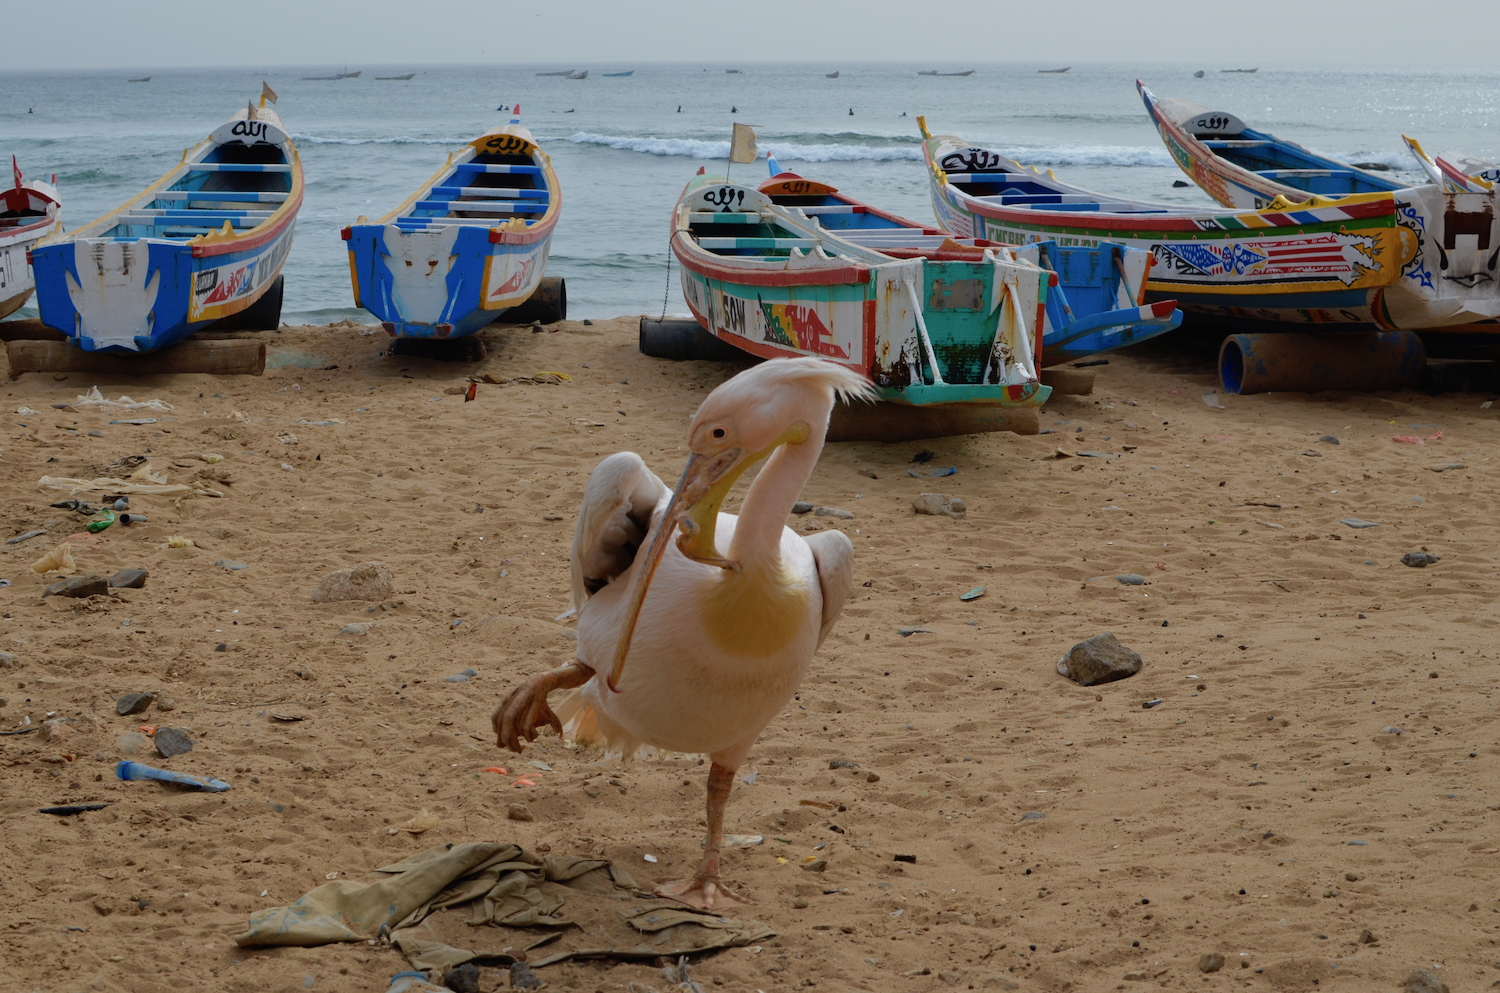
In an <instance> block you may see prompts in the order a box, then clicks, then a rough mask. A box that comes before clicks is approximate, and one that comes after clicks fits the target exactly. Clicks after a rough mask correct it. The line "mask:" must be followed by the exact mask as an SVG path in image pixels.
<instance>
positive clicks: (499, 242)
mask: <svg viewBox="0 0 1500 993" xmlns="http://www.w3.org/2000/svg"><path fill="white" fill-rule="evenodd" d="M519 113H520V108H519V106H518V107H517V109H516V114H517V116H516V117H513V118H511V121H510V123H509V124H505V125H501V126H500V127H496V128H492V129H491V130H489V131H487V132H485V133H484V134H483V135H481V136H480V137H478V138H476V139H475V140H474V141H472V142H470V143H469V144H468V145H467V146H466V147H465V148H464V149H463V151H461V152H454V153H451V154H449V156H448V161H447V162H446V163H445V164H444V165H443V167H442V168H441V169H439V170H438V171H437V173H436V174H435V175H433V177H432V178H431V179H429V180H428V181H427V182H426V183H424V184H423V185H422V186H421V187H420V188H418V190H417V192H415V193H413V194H412V195H411V196H410V197H408V198H407V199H406V202H405V203H403V204H401V206H399V207H397V208H396V209H395V210H393V211H391V212H390V213H388V214H386V215H385V216H384V217H381V218H379V219H378V220H375V221H370V220H367V219H366V218H363V217H361V218H360V219H359V221H358V222H357V223H355V224H352V225H350V226H349V227H346V228H344V229H343V231H342V233H341V234H342V237H343V239H344V240H345V241H346V242H348V243H349V275H350V279H351V281H352V282H353V284H354V302H355V303H356V304H357V305H359V306H361V307H363V308H365V309H366V310H368V311H370V313H372V314H374V315H375V316H376V317H377V318H379V319H380V322H381V325H382V326H383V327H384V328H385V330H386V331H387V332H389V333H390V334H391V335H393V336H394V337H397V338H460V337H463V336H464V335H469V334H473V333H474V332H475V331H478V330H479V329H480V328H482V327H484V326H485V325H486V324H489V323H490V322H491V321H493V320H495V319H496V318H498V317H501V316H502V315H504V314H505V312H506V311H512V316H514V315H515V313H516V311H514V308H518V307H522V306H523V305H526V304H528V302H530V303H531V306H530V307H527V308H526V309H527V311H528V315H527V316H528V317H535V318H538V319H541V320H543V321H545V322H547V323H551V322H552V321H555V320H562V319H563V318H565V317H566V316H567V290H566V287H564V286H563V284H562V281H561V280H547V279H545V278H544V277H545V274H546V271H547V257H548V252H549V250H550V247H551V243H552V232H553V229H554V228H556V226H557V219H558V217H559V215H560V214H561V213H562V195H561V190H560V188H559V186H558V182H557V174H556V173H555V172H554V171H553V170H552V160H551V158H550V157H549V156H548V155H547V153H545V152H543V151H542V150H541V148H540V147H538V146H537V143H536V139H535V138H534V137H532V135H531V132H530V131H528V130H526V129H525V128H524V127H522V126H521V124H520V118H519ZM532 311H535V313H531V312H532Z"/></svg>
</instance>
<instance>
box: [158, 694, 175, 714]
mask: <svg viewBox="0 0 1500 993" xmlns="http://www.w3.org/2000/svg"><path fill="white" fill-rule="evenodd" d="M156 709H157V710H176V709H177V701H175V700H173V699H172V698H171V697H170V696H168V695H167V694H165V693H158V694H156Z"/></svg>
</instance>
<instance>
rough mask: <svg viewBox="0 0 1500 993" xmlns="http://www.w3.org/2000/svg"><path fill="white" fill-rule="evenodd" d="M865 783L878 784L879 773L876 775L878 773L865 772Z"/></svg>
mask: <svg viewBox="0 0 1500 993" xmlns="http://www.w3.org/2000/svg"><path fill="white" fill-rule="evenodd" d="M865 782H867V783H878V782H880V773H878V772H867V773H865Z"/></svg>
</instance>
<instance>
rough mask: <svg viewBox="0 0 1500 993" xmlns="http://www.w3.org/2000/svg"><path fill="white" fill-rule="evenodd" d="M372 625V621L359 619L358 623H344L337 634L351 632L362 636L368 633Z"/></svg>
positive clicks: (373, 624)
mask: <svg viewBox="0 0 1500 993" xmlns="http://www.w3.org/2000/svg"><path fill="white" fill-rule="evenodd" d="M374 626H375V622H374V621H361V622H360V623H358V624H345V625H344V626H343V627H342V628H340V629H339V634H352V635H355V636H356V637H361V638H362V637H364V636H365V635H367V634H369V633H370V629H371V628H373V627H374Z"/></svg>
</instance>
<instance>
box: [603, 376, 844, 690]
mask: <svg viewBox="0 0 1500 993" xmlns="http://www.w3.org/2000/svg"><path fill="white" fill-rule="evenodd" d="M838 396H843V397H844V398H846V399H865V400H869V399H873V398H874V390H873V388H872V387H871V386H870V382H869V380H867V379H866V378H865V377H864V376H862V375H860V374H859V373H857V372H855V371H854V370H852V369H849V368H848V367H846V366H841V365H835V364H834V363H832V362H825V361H823V360H821V359H813V358H799V359H772V360H770V361H768V362H763V363H761V364H760V365H758V366H755V367H754V368H753V369H747V370H746V371H744V372H742V373H740V374H739V375H737V376H735V377H734V378H732V379H730V380H729V381H728V382H726V383H724V384H722V385H721V386H719V387H718V388H717V389H715V390H714V391H713V392H712V393H710V394H709V395H708V396H707V398H705V399H704V401H703V403H702V404H701V405H699V407H698V412H697V413H696V414H694V415H693V419H692V421H691V422H690V423H689V424H688V435H687V443H688V451H689V453H690V454H689V455H688V461H687V465H686V467H684V468H683V470H682V479H680V480H679V481H678V483H677V489H676V490H675V491H674V492H673V493H672V499H671V500H670V501H668V503H667V509H666V511H665V513H664V514H663V515H662V521H661V524H660V526H659V527H658V528H657V529H656V531H655V533H654V534H652V536H651V541H650V543H649V544H648V545H647V546H646V550H645V552H644V558H643V560H642V561H641V563H640V567H639V568H638V569H637V570H636V575H635V587H634V589H633V590H632V594H631V600H630V608H629V609H630V613H629V615H628V617H627V620H626V622H625V628H624V631H623V632H622V635H621V638H620V643H619V646H618V648H617V649H616V654H615V663H614V667H613V668H612V669H611V671H610V674H609V680H608V683H609V688H610V689H611V690H613V689H615V687H616V685H617V684H618V683H619V679H620V672H621V670H622V669H623V668H624V667H625V656H626V655H627V654H628V653H629V651H630V639H631V635H632V634H633V633H634V631H635V622H636V618H637V617H638V616H639V615H640V610H641V604H642V603H644V602H645V599H646V591H647V589H648V588H649V587H650V585H651V577H652V576H653V575H654V574H655V572H656V567H657V565H658V564H659V563H660V562H661V557H662V555H663V554H664V553H665V552H666V549H667V541H668V540H669V539H670V537H671V535H672V533H673V532H674V531H676V530H679V529H680V530H681V532H682V533H681V535H680V536H679V537H678V538H677V548H678V550H679V551H681V552H682V554H683V555H685V556H687V557H688V558H690V559H692V560H693V561H695V562H702V563H704V564H706V565H716V566H719V567H720V568H723V569H736V570H737V569H738V568H739V563H737V562H733V561H731V560H729V559H726V558H724V557H723V556H722V555H720V554H719V552H718V549H717V547H715V545H714V526H715V525H716V524H717V522H718V519H719V508H720V507H721V506H722V505H723V503H724V499H725V497H727V496H728V495H729V491H730V490H731V489H732V488H733V487H734V484H735V481H736V480H737V479H739V477H740V476H741V474H743V473H744V472H745V470H746V469H749V468H750V467H751V466H752V465H754V464H755V463H757V462H759V461H761V460H762V459H765V458H767V457H769V456H770V455H771V453H772V452H774V451H776V449H778V448H780V447H781V446H782V445H802V444H807V443H808V442H816V443H817V444H818V445H820V446H821V445H822V443H823V437H824V435H825V434H827V432H828V417H829V414H830V413H832V411H833V404H834V400H835V399H836V398H837V397H838Z"/></svg>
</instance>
